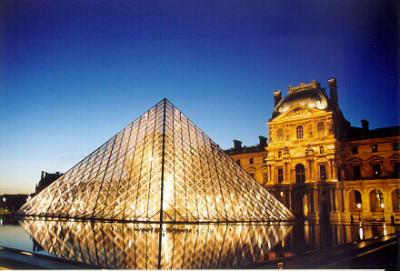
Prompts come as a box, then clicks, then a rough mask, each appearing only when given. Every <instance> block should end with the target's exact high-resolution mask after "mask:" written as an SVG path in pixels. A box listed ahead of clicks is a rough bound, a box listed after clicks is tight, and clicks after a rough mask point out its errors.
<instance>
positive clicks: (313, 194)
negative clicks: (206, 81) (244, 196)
mask: <svg viewBox="0 0 400 271" xmlns="http://www.w3.org/2000/svg"><path fill="white" fill-rule="evenodd" d="M329 90H330V93H329V94H330V95H329V96H328V94H327V93H326V90H325V89H324V88H322V87H321V86H320V84H319V83H318V82H317V81H312V82H311V83H308V84H305V83H301V84H300V85H298V86H295V87H289V91H288V95H287V96H286V97H282V94H281V91H275V92H274V98H275V108H274V111H273V114H272V118H271V119H270V120H269V122H268V127H269V142H268V146H266V147H265V148H264V147H263V148H261V147H260V146H261V145H262V144H259V145H257V146H255V147H243V148H242V147H241V146H239V145H238V144H236V146H235V148H233V149H230V150H227V153H228V154H230V155H231V157H232V158H233V159H235V160H236V161H238V162H239V163H240V164H241V166H242V167H243V168H244V169H246V170H247V171H249V172H250V173H251V174H253V176H254V178H255V179H256V180H258V181H259V182H260V183H262V184H263V185H265V186H266V187H267V189H268V190H270V191H272V192H273V193H274V194H275V196H276V197H277V198H279V199H280V200H281V201H282V202H283V203H284V204H285V205H286V206H287V207H289V209H290V210H292V212H293V213H294V214H295V215H296V216H297V217H298V218H303V219H316V220H318V219H323V218H329V219H330V220H341V221H342V220H349V221H351V220H352V221H358V220H375V221H381V220H385V221H392V222H397V223H400V206H399V204H400V200H399V196H400V180H399V169H400V163H399V161H400V157H399V152H400V151H399V142H400V127H390V128H382V129H376V130H369V128H368V122H367V121H366V120H363V121H362V126H363V127H362V128H356V127H352V126H351V125H350V123H349V122H348V121H347V120H346V119H345V118H344V116H343V113H342V112H341V110H340V107H339V104H338V90H337V85H336V79H331V80H329ZM236 142H237V141H236Z"/></svg>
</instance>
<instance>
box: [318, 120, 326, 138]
mask: <svg viewBox="0 0 400 271" xmlns="http://www.w3.org/2000/svg"><path fill="white" fill-rule="evenodd" d="M317 131H318V136H323V135H324V134H325V124H324V123H323V122H318V124H317Z"/></svg>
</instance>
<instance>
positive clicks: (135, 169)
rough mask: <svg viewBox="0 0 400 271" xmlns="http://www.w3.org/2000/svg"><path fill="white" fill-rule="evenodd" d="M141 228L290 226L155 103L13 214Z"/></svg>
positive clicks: (276, 206)
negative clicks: (270, 223) (160, 224)
mask: <svg viewBox="0 0 400 271" xmlns="http://www.w3.org/2000/svg"><path fill="white" fill-rule="evenodd" d="M20 213H21V214H24V215H33V216H46V217H67V218H83V219H105V220H126V221H149V222H202V221H204V222H220V221H226V222H227V221H271V220H290V219H292V218H293V216H292V214H291V213H290V211H289V210H288V209H287V208H286V207H285V206H284V205H283V204H281V203H280V202H279V201H278V200H276V199H275V198H274V197H273V196H272V195H271V194H270V193H269V192H268V191H267V190H266V189H265V188H263V187H262V186H261V185H260V184H259V183H258V182H257V181H255V180H254V179H253V178H252V177H251V176H250V175H249V174H248V173H247V172H246V171H244V170H243V169H242V168H241V167H240V166H239V165H237V163H236V162H235V161H233V160H232V159H231V158H230V157H229V156H228V155H226V154H225V153H224V151H223V150H222V149H221V148H219V146H218V145H217V144H215V143H214V142H213V141H212V140H211V139H210V138H209V137H208V136H207V135H206V134H205V133H204V132H203V131H201V130H200V129H199V128H198V127H197V126H196V125H195V124H194V123H193V122H192V121H190V120H189V119H188V118H187V117H186V116H185V115H184V114H183V113H182V112H181V111H180V110H179V109H178V108H176V107H175V106H174V105H173V104H172V103H171V102H170V101H168V100H167V99H163V100H162V101H160V102H159V103H158V104H156V105H155V106H154V107H152V108H151V109H150V110H149V111H147V112H146V113H144V114H143V115H142V116H141V117H140V118H138V119H137V120H135V121H134V122H132V123H131V124H130V125H128V126H127V127H125V128H124V129H122V130H121V131H120V132H119V133H118V134H116V135H115V136H114V137H112V138H111V139H110V140H108V141H107V142H106V143H104V144H103V145H102V146H100V147H99V148H98V149H96V150H95V151H94V152H92V153H91V154H89V155H88V156H87V157H86V158H84V159H83V160H82V161H81V162H79V163H78V164H76V165H75V166H74V167H73V168H71V169H70V170H69V171H67V172H66V173H65V174H64V175H63V176H61V177H60V178H59V179H58V180H56V181H55V182H54V183H52V184H51V185H50V186H48V187H47V188H46V189H44V190H43V191H42V192H40V193H39V194H38V195H36V196H35V197H34V198H32V199H31V200H30V201H28V202H27V203H26V204H25V205H23V206H22V207H21V209H20Z"/></svg>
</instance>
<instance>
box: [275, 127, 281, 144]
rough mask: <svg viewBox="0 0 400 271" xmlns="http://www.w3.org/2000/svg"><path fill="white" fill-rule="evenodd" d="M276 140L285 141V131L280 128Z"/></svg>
mask: <svg viewBox="0 0 400 271" xmlns="http://www.w3.org/2000/svg"><path fill="white" fill-rule="evenodd" d="M276 138H277V139H278V141H282V140H283V129H282V128H279V129H278V131H276Z"/></svg>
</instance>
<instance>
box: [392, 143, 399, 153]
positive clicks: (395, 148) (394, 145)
mask: <svg viewBox="0 0 400 271" xmlns="http://www.w3.org/2000/svg"><path fill="white" fill-rule="evenodd" d="M393 150H394V151H398V150H400V143H399V142H394V143H393Z"/></svg>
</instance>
